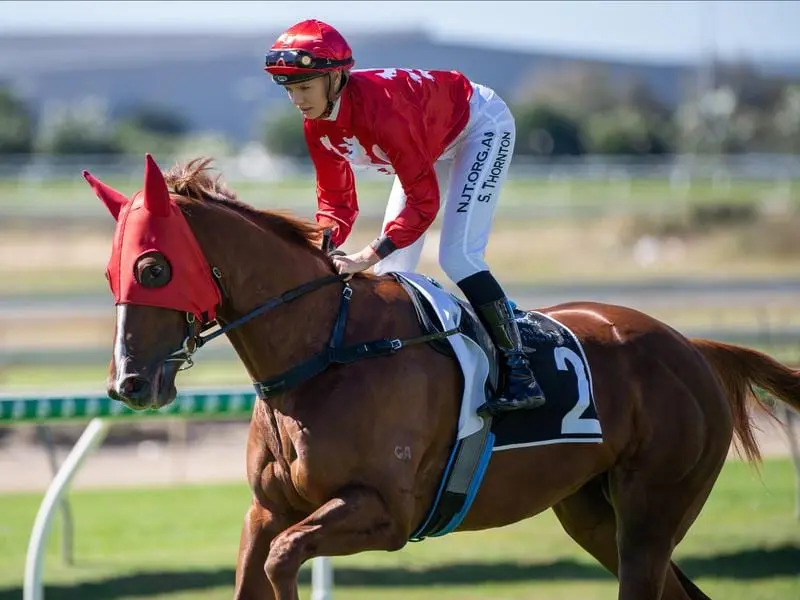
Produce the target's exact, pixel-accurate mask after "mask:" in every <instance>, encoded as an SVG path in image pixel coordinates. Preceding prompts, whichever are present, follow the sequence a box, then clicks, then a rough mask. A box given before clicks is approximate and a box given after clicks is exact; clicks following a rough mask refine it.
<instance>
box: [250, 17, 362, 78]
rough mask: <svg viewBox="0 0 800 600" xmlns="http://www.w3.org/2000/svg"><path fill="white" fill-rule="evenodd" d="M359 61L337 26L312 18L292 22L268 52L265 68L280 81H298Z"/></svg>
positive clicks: (349, 66)
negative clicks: (354, 56) (335, 27)
mask: <svg viewBox="0 0 800 600" xmlns="http://www.w3.org/2000/svg"><path fill="white" fill-rule="evenodd" d="M354 64H355V61H354V60H353V52H352V50H350V45H349V44H348V43H347V41H346V40H345V39H344V37H342V34H340V33H339V32H338V31H336V29H334V28H333V27H331V26H330V25H328V24H327V23H323V22H322V21H317V20H316V19H309V20H307V21H300V22H299V23H297V24H295V25H292V26H291V27H290V28H289V29H287V30H286V31H285V32H284V33H282V34H281V35H280V37H278V39H277V40H276V41H275V43H274V44H273V45H272V48H270V50H269V52H267V58H266V66H265V67H264V70H265V71H267V72H268V73H270V74H271V75H272V79H273V81H274V82H275V83H278V84H282V85H284V84H287V83H298V82H300V81H306V80H308V79H313V78H315V77H319V76H320V75H324V74H325V73H328V72H331V71H345V70H348V69H350V68H352V66H353V65H354Z"/></svg>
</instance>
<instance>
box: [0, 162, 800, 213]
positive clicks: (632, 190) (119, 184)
mask: <svg viewBox="0 0 800 600" xmlns="http://www.w3.org/2000/svg"><path fill="white" fill-rule="evenodd" d="M95 175H97V176H99V177H101V178H102V177H103V174H102V173H101V172H98V173H95ZM392 181H393V180H392V178H391V177H385V178H378V179H374V178H362V179H358V178H357V188H358V196H359V203H360V205H361V207H362V209H366V210H367V212H369V211H370V210H379V211H380V212H382V211H383V207H384V206H385V203H386V199H387V198H388V195H389V191H390V189H391V185H392ZM106 182H107V183H108V184H110V185H112V186H114V187H116V188H117V189H119V190H120V191H121V192H123V193H125V194H132V193H134V192H135V191H136V190H137V189H139V188H140V187H141V181H140V180H138V179H127V178H124V179H116V178H109V179H107V180H106ZM231 187H232V188H233V190H234V191H236V192H237V194H238V196H239V198H240V199H242V200H244V201H245V202H247V203H249V204H253V205H255V206H258V207H261V208H287V209H291V210H297V211H300V212H303V213H308V212H309V211H313V207H314V205H315V190H314V180H313V178H310V177H309V178H297V179H289V180H286V181H281V182H254V181H232V182H231ZM0 199H1V200H0V212H1V211H5V210H11V209H13V210H14V212H19V213H22V214H46V213H48V212H50V211H58V212H64V213H66V212H67V207H69V210H75V209H80V210H81V211H82V212H83V211H87V210H88V211H91V212H96V213H97V215H100V214H102V213H103V212H104V211H105V208H104V207H103V206H102V204H101V203H100V202H99V200H97V198H96V197H95V196H94V194H93V193H92V192H91V190H90V188H89V186H88V185H87V184H86V182H84V181H83V179H82V178H81V177H80V174H79V173H76V176H75V178H74V179H69V180H55V181H45V182H41V183H36V182H21V181H13V180H0ZM772 199H774V200H782V199H790V200H791V201H792V202H795V203H798V202H800V185H798V184H794V185H792V186H791V187H789V188H787V187H782V186H778V185H776V184H774V183H772V182H769V181H750V180H737V181H734V182H732V184H731V186H730V187H723V186H720V185H715V184H714V183H713V182H712V181H710V180H697V181H694V182H692V184H691V186H689V187H687V188H682V187H680V186H673V185H671V184H670V182H669V181H668V180H660V179H654V180H646V179H637V180H633V181H630V182H629V183H620V182H616V181H603V180H597V181H587V180H563V181H559V180H545V179H527V178H511V179H510V180H509V181H508V183H507V184H506V186H505V187H504V189H503V195H502V199H501V202H500V206H499V208H498V212H499V213H502V212H504V211H505V210H507V209H511V210H514V211H515V212H518V211H519V210H520V209H526V208H530V209H536V208H541V207H545V206H551V205H552V206H555V207H556V208H557V209H558V211H559V212H560V213H561V214H574V215H578V216H580V215H581V214H582V212H583V211H584V209H585V208H586V207H594V208H598V209H601V210H602V211H603V212H609V211H615V210H618V209H620V208H622V207H624V208H625V209H626V210H627V209H636V208H639V209H644V208H646V209H648V210H658V211H659V212H660V211H662V210H673V209H676V208H681V207H683V206H685V205H686V204H707V203H711V202H718V201H722V200H724V201H725V202H731V203H750V202H761V201H769V200H772Z"/></svg>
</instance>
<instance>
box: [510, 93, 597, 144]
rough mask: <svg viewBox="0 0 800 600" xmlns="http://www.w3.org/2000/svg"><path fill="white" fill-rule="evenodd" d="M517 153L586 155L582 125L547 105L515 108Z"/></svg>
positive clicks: (528, 105)
mask: <svg viewBox="0 0 800 600" xmlns="http://www.w3.org/2000/svg"><path fill="white" fill-rule="evenodd" d="M513 112H514V119H515V121H516V126H517V140H516V145H515V148H514V152H515V153H517V154H521V155H525V154H533V155H537V156H565V155H567V156H577V155H580V154H583V153H584V146H583V140H582V137H581V130H580V126H579V124H578V123H577V121H576V120H575V119H573V118H572V117H571V116H570V115H569V114H567V113H565V112H562V111H560V110H558V109H556V108H553V107H552V106H550V105H547V104H526V105H523V106H519V107H516V108H515V109H514V110H513Z"/></svg>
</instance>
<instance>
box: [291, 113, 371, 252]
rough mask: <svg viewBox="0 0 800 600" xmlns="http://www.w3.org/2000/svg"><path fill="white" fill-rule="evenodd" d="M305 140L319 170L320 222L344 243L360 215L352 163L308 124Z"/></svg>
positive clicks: (305, 128)
mask: <svg viewBox="0 0 800 600" xmlns="http://www.w3.org/2000/svg"><path fill="white" fill-rule="evenodd" d="M304 133H305V137H306V144H307V145H308V150H309V154H310V155H311V160H312V162H313V163H314V169H315V171H316V174H317V212H316V214H315V217H316V220H317V223H319V224H320V225H322V226H323V227H330V228H331V229H333V236H332V241H333V243H334V244H335V245H336V246H341V245H342V244H343V243H344V242H345V240H346V239H347V237H348V236H349V235H350V231H351V230H352V229H353V223H355V220H356V217H357V216H358V198H357V197H356V186H355V178H354V177H353V169H352V168H351V167H350V164H349V163H348V162H347V161H346V160H345V159H344V158H342V157H341V156H339V155H338V154H336V153H335V152H333V151H331V150H328V149H327V148H325V146H323V145H322V143H321V142H320V139H319V134H318V133H316V132H313V131H312V130H311V128H310V127H309V126H308V125H306V126H305V127H304Z"/></svg>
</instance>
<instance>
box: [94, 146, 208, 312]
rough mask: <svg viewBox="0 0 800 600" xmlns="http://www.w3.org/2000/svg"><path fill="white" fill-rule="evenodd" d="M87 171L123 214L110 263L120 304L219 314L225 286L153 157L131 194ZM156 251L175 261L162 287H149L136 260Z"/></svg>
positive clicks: (110, 204) (113, 289) (101, 195)
mask: <svg viewBox="0 0 800 600" xmlns="http://www.w3.org/2000/svg"><path fill="white" fill-rule="evenodd" d="M83 176H84V178H85V179H86V181H88V182H89V185H91V186H92V189H93V190H94V192H95V194H97V197H98V198H100V200H102V201H103V203H104V204H105V205H106V207H108V209H109V211H110V212H111V214H112V216H113V217H114V218H115V219H116V220H117V229H116V231H115V232H114V242H113V245H112V250H111V258H110V260H109V262H108V266H107V269H106V274H107V275H108V280H109V284H110V286H111V292H112V293H113V294H114V300H115V302H116V304H143V305H147V306H158V307H161V308H171V309H174V310H179V311H185V312H191V313H193V314H194V315H195V316H196V317H197V318H198V319H201V320H203V317H205V319H207V320H213V319H214V318H215V317H216V308H217V305H218V304H219V303H220V302H221V300H222V298H221V296H220V292H219V288H218V287H217V285H216V284H215V283H214V279H213V277H212V274H211V267H210V266H209V264H208V261H207V260H206V258H205V256H204V255H203V252H202V250H201V249H200V245H199V244H198V243H197V239H196V238H195V236H194V234H193V233H192V230H191V229H190V228H189V224H188V223H187V221H186V218H185V217H184V216H183V213H182V212H181V210H180V208H178V205H177V204H176V203H175V202H174V200H172V198H171V197H170V195H169V191H168V189H167V185H166V182H165V181H164V176H163V175H162V173H161V170H160V169H159V168H158V165H156V163H155V161H154V160H153V158H152V157H151V156H150V155H149V154H148V155H147V157H146V162H145V177H144V188H143V189H142V190H141V191H139V192H137V193H136V194H134V196H133V198H132V199H131V200H128V198H126V197H125V196H124V195H123V194H121V193H120V192H118V191H116V190H114V189H113V188H111V187H110V186H108V185H106V184H104V183H103V182H102V181H100V180H98V179H96V178H95V177H93V176H92V175H91V174H90V173H88V172H87V171H84V172H83ZM150 252H159V253H160V254H162V255H163V256H164V257H165V258H166V259H167V261H168V262H169V264H170V268H171V272H172V277H171V279H170V280H169V282H168V283H167V284H166V285H164V286H162V287H159V288H147V287H145V286H143V285H142V284H141V283H139V282H138V281H137V279H136V273H135V270H136V262H137V261H138V260H139V258H140V257H141V256H143V255H144V254H147V253H150Z"/></svg>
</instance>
